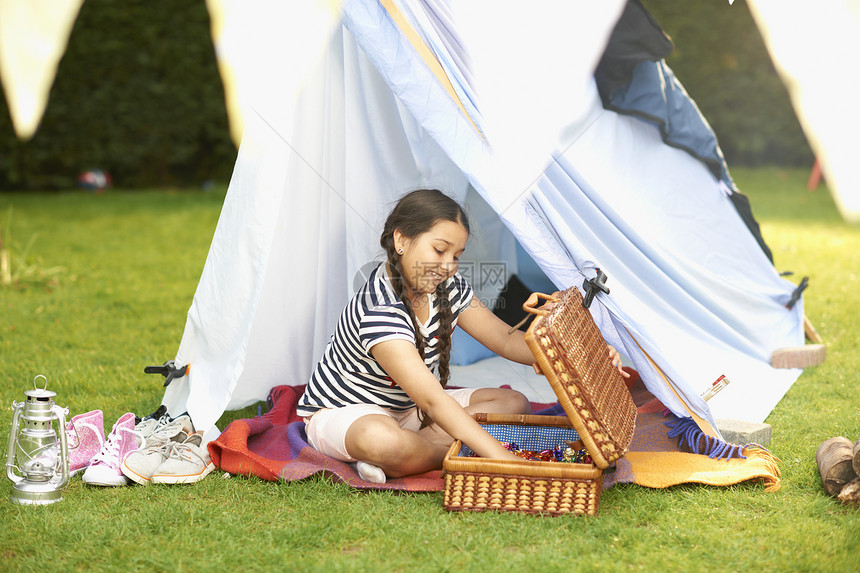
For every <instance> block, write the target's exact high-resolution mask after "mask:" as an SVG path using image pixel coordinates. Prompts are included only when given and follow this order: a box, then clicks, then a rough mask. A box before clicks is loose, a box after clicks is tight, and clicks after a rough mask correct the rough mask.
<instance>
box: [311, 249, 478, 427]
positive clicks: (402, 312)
mask: <svg viewBox="0 0 860 573" xmlns="http://www.w3.org/2000/svg"><path fill="white" fill-rule="evenodd" d="M445 286H446V287H447V288H448V298H449V300H450V301H451V311H452V313H453V322H452V325H451V327H452V329H453V327H454V326H455V325H456V324H457V317H458V316H459V314H460V313H461V312H462V311H463V310H465V309H466V308H468V306H469V303H470V302H471V301H472V287H470V286H469V284H468V283H467V282H466V280H465V279H464V278H463V277H462V276H461V275H460V274H459V273H457V274H455V275H454V276H452V277H450V278H449V279H448V280H447V281H446V283H445ZM429 296H430V297H431V300H432V303H433V304H432V306H431V310H430V315H429V317H428V319H427V322H426V323H425V324H422V325H419V328H420V329H421V334H422V335H423V336H424V341H425V342H424V363H425V364H426V365H427V367H428V368H429V369H430V371H431V372H433V373H434V374H436V370H437V367H438V364H439V349H438V347H437V343H438V341H439V339H438V337H437V331H438V328H439V312H438V307H439V301H438V300H437V297H436V295H435V293H434V294H431V295H429ZM388 340H408V341H410V342H412V343H413V344H414V343H415V329H414V327H413V326H412V320H411V319H410V318H409V313H408V311H407V310H406V306H405V305H404V304H403V301H401V300H400V297H399V296H397V294H396V293H395V291H394V288H393V287H392V286H391V282H390V280H389V278H388V274H387V273H386V272H385V263H382V264H380V265H379V266H378V267H376V269H375V270H374V271H373V272H372V273H371V274H370V277H369V278H368V279H367V282H366V283H365V284H364V286H363V287H361V289H360V290H359V291H358V292H357V293H356V294H355V296H354V297H353V298H352V300H351V301H350V302H349V304H348V305H347V306H346V308H345V309H344V311H343V313H342V314H341V315H340V318H339V319H338V322H337V327H336V328H335V331H334V334H333V335H332V337H331V341H330V342H329V343H328V346H327V347H326V349H325V352H324V353H323V357H322V359H321V360H320V361H319V363H318V364H317V367H316V370H314V373H313V374H312V375H311V379H310V381H309V382H308V385H307V387H306V389H305V393H304V394H303V395H302V397H301V399H299V404H298V414H299V416H310V415H311V414H313V413H314V412H316V411H317V410H320V409H322V408H339V407H342V406H348V405H351V404H378V405H379V406H383V407H385V408H391V409H392V410H397V411H403V410H408V409H409V408H411V407H413V406H414V405H415V403H414V402H413V401H412V399H411V398H409V396H408V395H407V394H406V392H404V391H403V390H402V389H401V388H400V386H398V385H397V384H396V383H395V382H394V381H392V379H391V378H390V377H389V376H388V375H387V374H386V373H385V370H383V368H382V366H380V364H379V363H378V362H377V361H376V360H375V359H374V358H373V356H372V355H371V353H370V349H371V348H373V347H374V346H375V345H376V344H379V343H380V342H386V341H388Z"/></svg>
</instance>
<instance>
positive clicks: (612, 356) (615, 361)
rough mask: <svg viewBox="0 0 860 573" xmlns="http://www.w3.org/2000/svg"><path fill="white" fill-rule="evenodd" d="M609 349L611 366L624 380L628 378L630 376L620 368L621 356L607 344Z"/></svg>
mask: <svg viewBox="0 0 860 573" xmlns="http://www.w3.org/2000/svg"><path fill="white" fill-rule="evenodd" d="M607 346H608V347H609V359H610V360H612V365H613V366H615V367H616V368H617V369H618V372H620V373H621V375H622V376H623V377H625V378H630V374H629V373H628V372H626V371H625V370H624V369H623V368H621V355H620V354H618V351H617V350H615V347H614V346H612V345H611V344H607Z"/></svg>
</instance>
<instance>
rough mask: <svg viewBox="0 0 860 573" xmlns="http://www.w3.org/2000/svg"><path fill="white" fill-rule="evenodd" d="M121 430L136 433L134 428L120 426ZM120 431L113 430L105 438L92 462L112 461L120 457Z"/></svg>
mask: <svg viewBox="0 0 860 573" xmlns="http://www.w3.org/2000/svg"><path fill="white" fill-rule="evenodd" d="M119 430H120V431H122V430H125V431H126V432H128V431H131V432H132V433H134V430H128V429H127V428H119ZM119 442H120V437H119V432H118V431H117V432H111V433H110V435H109V436H108V437H107V439H106V440H105V443H104V445H103V446H102V449H101V450H99V453H97V454H96V455H95V456H93V460H92V463H96V462H105V463H108V462H112V461H115V460H117V459H118V458H119Z"/></svg>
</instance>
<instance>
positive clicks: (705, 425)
mask: <svg viewBox="0 0 860 573" xmlns="http://www.w3.org/2000/svg"><path fill="white" fill-rule="evenodd" d="M625 330H627V329H626V328H625ZM627 334H630V331H629V330H627ZM630 338H631V340H633V342H635V343H636V346H638V347H639V350H641V351H642V355H643V356H645V358H646V359H647V360H648V362H649V363H650V364H651V367H652V368H653V369H654V370H655V371H656V372H657V374H659V375H660V378H662V379H663V382H665V383H666V386H667V387H668V388H669V389H670V390H671V391H672V393H673V394H675V396H677V398H678V400H679V401H680V402H681V404H683V405H684V409H685V410H687V413H688V414H689V415H690V417H691V418H693V421H695V422H696V425H697V426H699V429H700V430H702V432H704V433H705V435H707V436H712V437H714V438H718V437H719V435H718V434H717V432H716V430H714V427H713V426H711V424H710V422H708V421H707V420H705V419H704V418H702V417H701V416H699V415H698V414H696V413H695V412H693V411H692V410H691V409H690V407H689V406H688V405H687V402H686V401H684V399H683V398H681V395H680V394H678V391H677V390H675V387H674V386H673V385H672V383H671V382H669V378H668V377H667V376H666V374H665V373H664V372H663V370H661V369H660V367H659V366H657V363H656V362H654V360H652V359H651V357H650V356H649V355H648V353H647V352H645V349H644V348H642V346H641V345H640V344H639V342H637V341H636V338H634V337H633V335H632V334H630Z"/></svg>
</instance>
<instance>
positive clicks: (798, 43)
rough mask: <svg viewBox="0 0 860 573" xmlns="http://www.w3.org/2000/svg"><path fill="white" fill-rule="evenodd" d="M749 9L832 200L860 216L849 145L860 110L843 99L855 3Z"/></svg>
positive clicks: (857, 26) (856, 50)
mask: <svg viewBox="0 0 860 573" xmlns="http://www.w3.org/2000/svg"><path fill="white" fill-rule="evenodd" d="M749 8H750V12H751V13H752V15H753V18H754V20H755V22H756V25H757V26H758V28H759V31H760V32H761V35H762V38H763V39H764V43H765V45H766V46H767V48H768V51H769V52H770V55H771V59H772V60H773V63H774V65H775V67H776V69H777V71H778V72H779V75H780V76H781V77H782V80H783V83H785V86H786V87H787V88H788V93H789V95H790V96H791V102H792V104H793V105H794V110H795V113H796V114H797V118H798V119H799V120H800V125H801V126H802V127H803V131H804V133H805V134H806V138H807V139H808V140H809V144H810V146H811V147H812V150H813V152H815V156H816V158H817V159H818V161H819V163H820V165H821V169H822V171H823V172H824V177H825V179H826V180H827V183H828V187H829V188H830V192H831V193H832V194H833V200H834V202H835V203H836V205H837V207H838V208H839V211H840V213H841V214H842V217H843V218H844V219H845V220H846V221H849V222H852V223H858V222H860V171H858V170H857V168H856V162H857V159H856V153H855V150H854V146H853V145H851V142H852V141H854V139H855V138H856V137H857V133H858V131H860V116H858V115H857V114H855V113H853V112H852V110H851V108H850V105H848V101H850V98H851V97H852V96H851V94H856V93H857V88H858V86H860V79H858V77H857V74H856V73H855V71H854V69H853V65H854V64H853V63H854V62H856V60H857V54H860V6H858V3H857V2H856V1H853V0H833V1H830V2H816V3H813V4H811V3H809V2H805V1H799V0H751V1H750V2H749Z"/></svg>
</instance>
